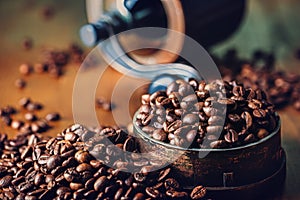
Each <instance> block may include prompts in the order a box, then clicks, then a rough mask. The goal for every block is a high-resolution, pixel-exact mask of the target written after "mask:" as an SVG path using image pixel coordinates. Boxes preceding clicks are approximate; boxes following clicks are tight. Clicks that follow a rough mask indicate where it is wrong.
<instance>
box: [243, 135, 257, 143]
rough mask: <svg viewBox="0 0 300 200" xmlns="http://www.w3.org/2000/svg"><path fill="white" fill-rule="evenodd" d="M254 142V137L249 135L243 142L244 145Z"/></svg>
mask: <svg viewBox="0 0 300 200" xmlns="http://www.w3.org/2000/svg"><path fill="white" fill-rule="evenodd" d="M254 141H255V136H254V135H253V134H252V133H251V134H249V135H247V137H245V139H244V142H246V143H250V142H254Z"/></svg>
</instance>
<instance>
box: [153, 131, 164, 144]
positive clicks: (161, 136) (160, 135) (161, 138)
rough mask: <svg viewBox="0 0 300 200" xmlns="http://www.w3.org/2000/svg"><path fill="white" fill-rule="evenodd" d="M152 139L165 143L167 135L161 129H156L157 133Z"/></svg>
mask: <svg viewBox="0 0 300 200" xmlns="http://www.w3.org/2000/svg"><path fill="white" fill-rule="evenodd" d="M152 137H153V139H155V140H159V141H165V140H166V138H167V134H166V133H165V132H164V131H163V130H161V129H156V130H155V131H153V133H152Z"/></svg>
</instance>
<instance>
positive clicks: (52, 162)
mask: <svg viewBox="0 0 300 200" xmlns="http://www.w3.org/2000/svg"><path fill="white" fill-rule="evenodd" d="M61 162H62V159H61V157H60V156H58V155H53V156H51V157H49V158H48V160H47V168H48V169H49V170H52V169H54V168H55V167H57V166H59V165H60V164H61Z"/></svg>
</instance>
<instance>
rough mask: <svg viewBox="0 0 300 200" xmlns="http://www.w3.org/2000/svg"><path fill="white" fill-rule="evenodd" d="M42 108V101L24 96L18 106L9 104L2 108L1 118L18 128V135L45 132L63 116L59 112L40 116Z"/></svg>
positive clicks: (5, 122)
mask: <svg viewBox="0 0 300 200" xmlns="http://www.w3.org/2000/svg"><path fill="white" fill-rule="evenodd" d="M42 108H43V105H42V104H41V103H39V102H35V101H33V100H32V99H30V98H28V97H23V98H21V99H20V100H19V107H18V108H16V107H13V106H9V105H8V106H5V107H3V108H0V118H1V120H2V122H3V123H4V124H5V125H6V126H10V127H11V128H13V129H15V130H17V131H18V135H23V136H26V135H28V134H31V133H43V132H46V131H48V130H49V129H50V128H51V125H50V124H49V123H50V122H53V121H57V120H59V119H60V118H61V117H60V114H59V113H57V112H51V113H48V114H47V115H46V116H45V117H39V116H38V115H37V114H38V111H40V110H41V109H42ZM20 115H21V116H22V117H20Z"/></svg>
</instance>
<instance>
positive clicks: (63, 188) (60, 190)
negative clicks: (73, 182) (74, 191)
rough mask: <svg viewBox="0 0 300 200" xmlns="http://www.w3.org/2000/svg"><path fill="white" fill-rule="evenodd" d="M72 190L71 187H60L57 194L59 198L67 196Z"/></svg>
mask: <svg viewBox="0 0 300 200" xmlns="http://www.w3.org/2000/svg"><path fill="white" fill-rule="evenodd" d="M70 191H71V189H70V188H69V187H64V186H63V187H59V188H58V189H57V190H56V194H57V195H58V196H63V195H64V194H66V193H67V192H70Z"/></svg>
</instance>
